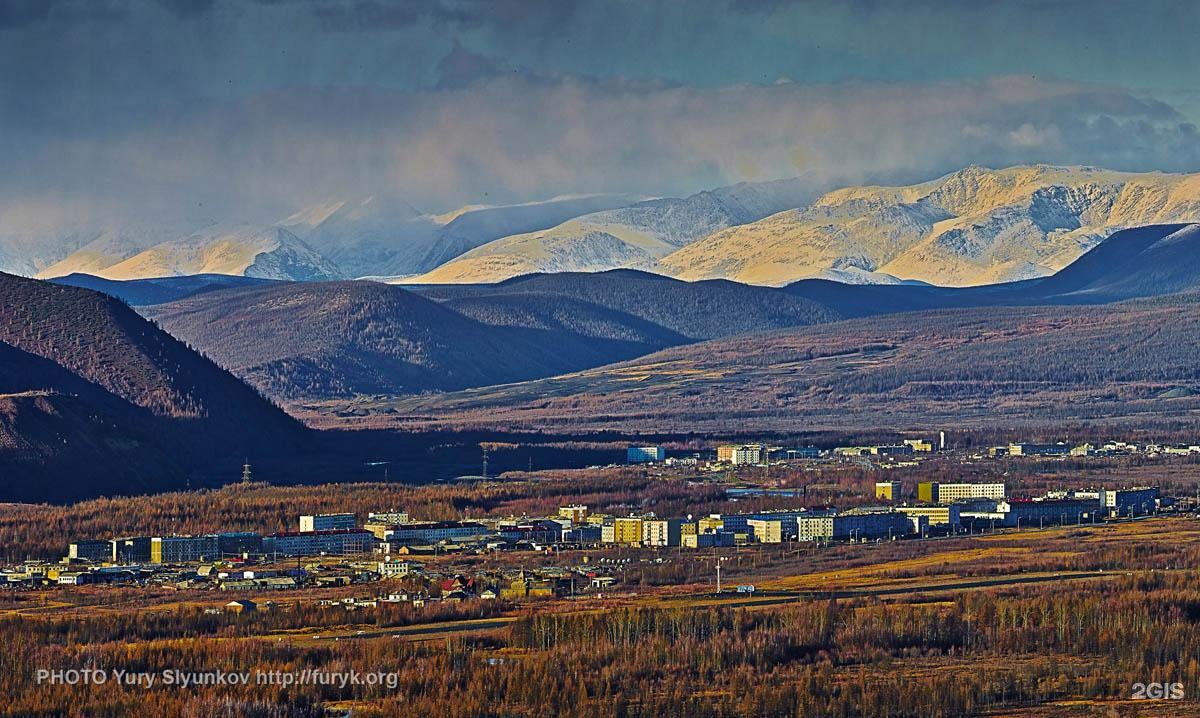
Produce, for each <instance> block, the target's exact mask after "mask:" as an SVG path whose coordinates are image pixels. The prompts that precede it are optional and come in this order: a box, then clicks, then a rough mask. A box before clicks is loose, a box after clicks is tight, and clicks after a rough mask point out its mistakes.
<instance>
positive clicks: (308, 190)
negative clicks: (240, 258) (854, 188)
mask: <svg viewBox="0 0 1200 718" xmlns="http://www.w3.org/2000/svg"><path fill="white" fill-rule="evenodd" d="M463 52H466V51H465V50H464V51H463ZM484 74H485V75H486V73H484ZM467 77H470V78H472V79H473V80H474V81H473V82H472V83H471V84H470V85H469V87H468V88H464V89H456V88H447V87H443V88H439V89H430V90H425V91H419V92H405V91H388V90H381V89H378V88H325V89H318V88H293V89H288V90H278V91H272V92H264V93H258V94H255V95H253V96H251V97H247V98H243V99H237V100H229V101H210V102H207V103H204V104H191V105H188V106H187V107H173V108H169V109H166V110H162V111H159V112H157V113H152V114H148V115H146V116H145V118H144V120H143V121H142V122H140V123H139V124H137V125H136V126H130V127H126V128H124V129H121V128H118V127H114V128H111V129H110V130H109V131H108V132H107V133H106V134H105V135H104V136H103V137H96V136H94V135H93V134H90V133H79V134H76V135H68V136H64V135H62V133H54V134H53V135H51V136H41V137H39V136H29V135H26V136H25V137H24V138H22V139H23V140H25V142H24V143H23V144H25V146H24V147H23V148H21V149H19V150H16V151H13V152H5V153H3V155H0V196H2V197H5V198H8V199H9V200H10V201H11V202H10V206H12V203H19V202H20V201H27V202H28V203H29V205H28V206H30V207H35V208H36V207H41V208H43V209H45V208H50V211H52V212H59V213H62V212H64V210H63V208H64V207H69V206H71V205H72V203H76V202H78V203H80V204H81V205H82V204H85V205H87V206H88V207H91V208H95V207H105V208H109V209H110V211H111V212H112V213H115V214H124V215H125V216H136V217H140V218H147V217H178V216H180V215H187V216H190V217H203V218H209V219H230V218H236V219H248V220H272V219H275V218H277V217H278V216H280V215H281V214H283V213H287V212H291V211H293V210H294V209H296V208H298V207H300V206H302V205H304V204H307V203H309V202H313V201H317V200H321V199H327V198H329V197H338V196H341V197H345V196H353V195H362V194H375V193H386V194H392V195H399V196H402V197H406V198H408V199H409V201H410V202H411V203H412V204H414V205H416V206H418V207H421V208H423V209H426V210H444V209H448V208H452V207H454V206H456V205H459V204H464V203H468V202H473V201H480V200H485V201H516V200H527V199H534V198H541V197H547V196H552V195H557V194H563V193H572V192H600V191H621V192H636V193H642V194H685V193H689V192H693V191H697V190H700V189H704V188H709V187H713V186H717V185H722V184H728V183H734V182H738V181H743V180H765V179H773V178H779V177H789V176H795V175H798V174H802V173H803V174H807V175H810V176H812V177H814V178H817V179H823V180H824V181H826V182H828V183H831V184H840V183H853V182H861V181H867V180H870V181H915V180H920V179H924V178H928V177H932V176H936V175H938V174H941V173H943V172H947V171H950V170H953V169H957V168H960V167H962V166H964V165H966V164H968V163H979V164H984V165H991V166H1005V165H1011V164H1021V163H1030V162H1047V163H1061V164H1091V165H1100V166H1107V167H1112V168H1115V169H1129V170H1152V169H1159V170H1190V169H1194V168H1195V167H1196V166H1197V165H1200V137H1198V135H1197V130H1196V127H1195V126H1194V125H1192V124H1190V123H1189V122H1187V121H1186V120H1185V119H1184V118H1182V117H1181V116H1180V115H1179V113H1177V112H1176V111H1175V110H1174V109H1172V108H1171V107H1170V106H1169V105H1167V104H1165V103H1162V102H1158V101H1155V100H1147V99H1143V98H1138V97H1135V96H1132V95H1130V94H1128V93H1126V92H1123V91H1121V90H1117V89H1112V88H1104V87H1095V86H1088V85H1079V84H1072V83H1063V82H1045V81H1037V80H1032V79H1029V78H995V79H990V80H980V81H961V82H943V83H929V84H886V83H850V84H845V85H798V84H786V83H785V84H780V85H773V86H760V85H737V86H730V87H720V88H707V89H704V88H692V87H685V86H675V85H668V84H663V83H631V82H620V81H596V80H583V79H578V78H559V79H547V78H536V77H528V76H523V75H518V76H513V75H504V76H498V77H490V76H488V77H480V76H474V75H472V74H471V73H470V72H467V73H466V75H464V76H461V77H460V78H459V79H465V78H467ZM450 84H454V83H450ZM47 198H51V199H47ZM30 212H33V210H30ZM34 214H36V212H34ZM66 214H67V215H68V216H69V215H70V214H71V213H70V212H66ZM10 216H11V213H10Z"/></svg>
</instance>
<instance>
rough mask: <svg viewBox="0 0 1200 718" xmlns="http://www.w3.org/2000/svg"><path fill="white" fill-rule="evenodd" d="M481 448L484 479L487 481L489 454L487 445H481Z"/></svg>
mask: <svg viewBox="0 0 1200 718" xmlns="http://www.w3.org/2000/svg"><path fill="white" fill-rule="evenodd" d="M479 448H481V449H483V480H484V481H487V477H488V465H487V461H488V455H487V447H486V446H481V447H479Z"/></svg>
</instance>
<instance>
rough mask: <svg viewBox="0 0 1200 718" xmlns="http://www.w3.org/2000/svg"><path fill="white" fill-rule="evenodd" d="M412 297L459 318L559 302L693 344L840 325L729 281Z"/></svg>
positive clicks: (630, 282)
mask: <svg viewBox="0 0 1200 718" xmlns="http://www.w3.org/2000/svg"><path fill="white" fill-rule="evenodd" d="M415 291H418V292H420V293H421V294H423V295H425V296H427V297H430V298H433V299H438V300H440V301H443V302H445V304H446V306H448V307H452V308H456V309H458V308H461V309H462V310H463V311H466V309H465V308H466V307H472V308H474V309H473V311H475V312H480V313H482V309H479V307H482V306H486V305H487V304H488V303H489V302H492V301H497V300H499V299H500V298H503V300H504V301H506V302H508V303H509V305H510V306H511V305H513V304H514V303H519V304H521V305H522V306H524V307H525V308H526V311H528V312H530V313H531V314H537V313H538V312H541V311H548V310H553V309H556V305H557V303H559V302H564V301H570V302H575V303H584V304H586V305H588V306H590V307H591V308H592V310H591V311H592V312H617V313H620V314H621V315H623V316H625V317H634V318H637V319H640V320H642V321H646V322H650V323H652V324H654V325H656V326H659V327H661V328H663V329H665V330H668V331H670V332H673V333H674V334H676V335H678V336H680V337H686V338H687V339H691V340H700V339H715V338H717V337H725V336H731V335H733V334H742V333H745V332H748V331H761V330H765V329H777V328H781V327H794V326H804V325H808V324H815V323H819V322H827V321H832V320H834V319H838V318H840V314H838V313H837V312H836V311H834V310H832V309H830V308H829V307H826V306H822V305H821V304H819V303H817V302H814V301H811V300H809V299H806V298H803V297H795V296H789V295H787V294H783V293H781V292H780V291H779V290H776V289H772V288H769V287H758V286H754V285H749V284H738V283H737V282H730V281H727V280H710V281H704V282H683V281H680V280H678V279H671V278H670V277H664V276H661V275H658V274H650V273H647V272H640V271H637V270H632V269H614V270H610V271H607V272H598V273H584V272H566V273H562V274H531V275H527V276H524V277H516V278H514V279H509V280H507V281H504V282H500V283H498V284H488V285H461V284H460V285H438V286H428V287H420V288H416V290H415ZM575 306H576V307H578V306H580V305H575ZM473 316H474V315H473ZM484 321H486V319H484ZM675 343H681V342H675Z"/></svg>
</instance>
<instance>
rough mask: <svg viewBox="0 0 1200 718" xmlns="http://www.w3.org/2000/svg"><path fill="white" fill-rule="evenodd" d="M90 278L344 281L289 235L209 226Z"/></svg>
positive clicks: (249, 227)
mask: <svg viewBox="0 0 1200 718" xmlns="http://www.w3.org/2000/svg"><path fill="white" fill-rule="evenodd" d="M67 273H70V272H67ZM90 273H91V274H94V275H96V276H99V277H104V278H106V279H143V278H146V277H171V276H182V275H191V274H229V275H235V276H245V277H258V278H262V279H283V280H295V281H308V280H325V279H337V278H339V277H342V276H343V273H342V272H341V270H340V269H338V267H337V266H336V265H335V264H333V263H332V262H330V261H329V260H328V259H326V258H325V257H323V256H321V255H320V254H318V253H317V252H316V251H314V250H313V249H312V248H311V247H309V246H308V245H307V244H305V243H304V241H303V240H301V239H300V238H298V237H297V236H296V235H294V234H292V233H291V232H289V231H288V230H286V229H283V228H282V227H263V226H256V225H237V226H232V227H227V226H214V227H209V228H206V229H204V230H201V231H199V232H196V233H194V234H191V235H189V236H187V237H184V238H183V239H178V240H173V241H170V242H162V243H160V244H156V245H154V246H152V247H150V248H148V249H145V250H143V251H141V252H138V253H136V254H134V255H133V256H130V257H129V258H127V259H124V260H122V261H120V262H117V263H115V264H112V265H110V266H107V267H103V268H100V269H95V270H94V271H91V272H90Z"/></svg>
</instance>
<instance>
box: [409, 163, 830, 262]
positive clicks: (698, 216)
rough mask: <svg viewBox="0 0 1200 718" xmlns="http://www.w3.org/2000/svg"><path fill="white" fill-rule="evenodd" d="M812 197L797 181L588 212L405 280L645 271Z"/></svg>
mask: <svg viewBox="0 0 1200 718" xmlns="http://www.w3.org/2000/svg"><path fill="white" fill-rule="evenodd" d="M816 193H817V190H816V184H815V183H814V182H812V181H809V180H804V179H793V180H779V181H775V182H758V183H744V184H739V185H734V186H732V187H723V188H720V189H717V190H713V191H710V192H700V193H698V194H694V195H692V196H690V197H686V198H683V199H673V198H672V199H656V200H651V201H647V202H642V203H639V204H636V205H633V206H630V207H624V208H622V209H613V210H609V211H605V212H595V213H593V214H587V215H583V216H580V217H575V218H573V219H571V220H569V221H567V222H564V223H562V224H560V225H558V226H556V227H552V228H550V229H547V230H545V231H538V232H529V233H527V234H519V235H514V236H509V237H505V238H503V239H498V240H496V241H494V242H490V243H488V244H484V245H482V246H480V247H478V248H477V249H473V250H472V251H469V252H466V253H464V254H462V255H461V256H459V257H457V258H450V257H447V258H446V260H447V261H445V263H443V264H441V265H440V266H439V267H438V268H437V269H435V270H433V271H432V272H429V273H427V274H425V275H423V276H421V277H419V278H417V279H414V280H412V281H413V282H419V283H427V284H445V283H479V282H496V281H500V280H504V279H508V278H510V277H515V276H519V275H522V274H533V273H541V272H600V271H605V270H609V269H615V268H635V269H652V268H654V267H655V266H657V264H658V261H659V260H660V259H662V258H663V257H665V256H667V255H669V254H671V253H672V252H674V251H676V250H677V249H679V248H680V247H683V246H686V245H687V244H689V243H691V242H694V241H696V240H698V239H700V238H702V237H705V236H707V235H709V234H711V233H713V232H715V231H717V230H721V229H724V228H726V227H732V226H734V225H739V224H744V223H746V222H752V221H754V220H756V219H760V218H762V217H766V216H768V215H771V214H774V213H776V212H779V211H782V210H784V209H788V208H791V207H798V206H802V205H805V204H807V203H808V202H810V201H811V200H812V199H813V197H814V196H815V195H816ZM449 260H452V261H449Z"/></svg>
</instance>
